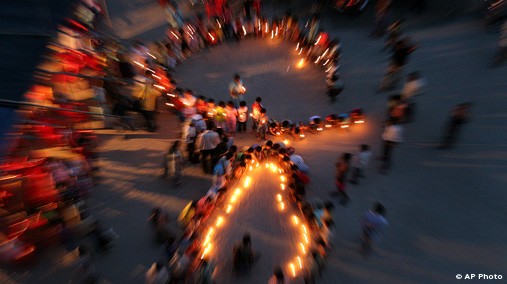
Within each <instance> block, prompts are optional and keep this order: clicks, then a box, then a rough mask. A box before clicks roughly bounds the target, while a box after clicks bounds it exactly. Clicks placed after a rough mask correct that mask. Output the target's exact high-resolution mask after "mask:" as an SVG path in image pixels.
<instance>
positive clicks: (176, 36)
mask: <svg viewBox="0 0 507 284" xmlns="http://www.w3.org/2000/svg"><path fill="white" fill-rule="evenodd" d="M171 34H172V35H173V36H174V37H175V38H176V39H177V40H179V39H180V38H179V37H178V35H176V34H175V33H174V32H173V31H171Z"/></svg>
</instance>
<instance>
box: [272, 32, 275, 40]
mask: <svg viewBox="0 0 507 284" xmlns="http://www.w3.org/2000/svg"><path fill="white" fill-rule="evenodd" d="M274 38H275V34H274V32H273V31H271V39H274Z"/></svg>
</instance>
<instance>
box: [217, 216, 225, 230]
mask: <svg viewBox="0 0 507 284" xmlns="http://www.w3.org/2000/svg"><path fill="white" fill-rule="evenodd" d="M223 223H224V217H222V216H220V217H218V219H217V223H216V224H215V225H216V226H217V228H220V227H221V226H222V224H223Z"/></svg>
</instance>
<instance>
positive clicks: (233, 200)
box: [230, 195, 238, 203]
mask: <svg viewBox="0 0 507 284" xmlns="http://www.w3.org/2000/svg"><path fill="white" fill-rule="evenodd" d="M237 200H238V197H237V196H236V195H233V196H231V199H230V202H231V203H235V202H236V201H237Z"/></svg>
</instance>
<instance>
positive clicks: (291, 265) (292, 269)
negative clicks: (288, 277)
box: [289, 262, 296, 277]
mask: <svg viewBox="0 0 507 284" xmlns="http://www.w3.org/2000/svg"><path fill="white" fill-rule="evenodd" d="M289 267H290V271H291V272H292V277H296V267H295V266H294V263H292V262H291V263H290V264H289Z"/></svg>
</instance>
